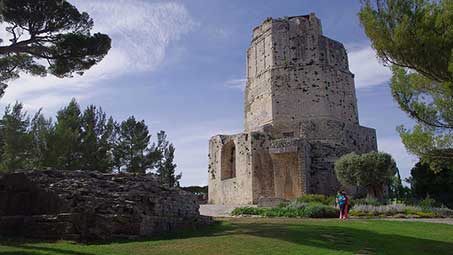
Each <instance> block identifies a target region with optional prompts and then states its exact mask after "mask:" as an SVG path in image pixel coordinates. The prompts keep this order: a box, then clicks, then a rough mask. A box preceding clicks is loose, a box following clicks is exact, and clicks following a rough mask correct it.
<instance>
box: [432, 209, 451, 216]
mask: <svg viewBox="0 0 453 255" xmlns="http://www.w3.org/2000/svg"><path fill="white" fill-rule="evenodd" d="M431 212H432V213H434V214H435V215H437V216H438V217H446V218H451V217H453V210H452V209H449V208H447V207H434V208H431Z"/></svg>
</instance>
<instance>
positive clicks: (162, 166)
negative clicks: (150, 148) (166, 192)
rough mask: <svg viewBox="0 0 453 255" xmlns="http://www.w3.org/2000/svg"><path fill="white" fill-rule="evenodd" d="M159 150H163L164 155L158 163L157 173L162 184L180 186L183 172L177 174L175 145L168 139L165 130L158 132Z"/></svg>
mask: <svg viewBox="0 0 453 255" xmlns="http://www.w3.org/2000/svg"><path fill="white" fill-rule="evenodd" d="M157 141H158V142H157V143H158V146H157V148H158V150H159V151H161V152H162V156H161V157H160V160H159V161H158V163H157V172H156V173H157V175H158V176H159V180H160V182H161V183H162V184H164V185H167V186H169V187H176V186H179V180H180V179H181V177H182V174H181V173H180V174H178V175H176V173H175V170H176V164H175V163H174V162H173V160H174V157H175V147H174V146H173V144H171V143H169V142H168V141H167V135H166V134H165V132H164V131H160V132H159V133H158V134H157Z"/></svg>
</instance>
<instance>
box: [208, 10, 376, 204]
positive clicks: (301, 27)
mask: <svg viewBox="0 0 453 255" xmlns="http://www.w3.org/2000/svg"><path fill="white" fill-rule="evenodd" d="M244 117H245V123H244V125H245V133H242V134H238V135H234V136H231V137H229V136H216V137H214V138H212V139H211V141H210V155H211V157H210V165H209V166H210V173H217V172H219V171H220V169H222V167H225V166H226V165H230V164H229V162H225V163H222V161H221V160H220V161H219V158H220V157H221V151H222V150H227V148H228V147H229V145H228V144H227V143H225V139H226V140H228V139H233V140H235V143H238V142H239V141H240V139H241V137H244V136H245V137H249V138H250V139H249V143H244V144H246V145H244V146H242V145H241V146H240V147H238V152H237V153H239V151H242V152H244V153H243V154H237V157H236V159H237V161H236V162H235V166H236V171H237V173H238V175H237V176H236V177H235V178H234V179H228V180H222V178H216V177H213V176H212V175H211V176H210V180H209V197H210V202H211V203H223V204H227V203H230V204H231V203H235V204H240V203H244V204H249V203H254V204H257V203H258V204H259V203H260V201H266V203H267V204H268V202H269V201H279V199H293V198H295V197H298V196H301V195H303V194H306V193H322V194H334V193H335V191H336V190H337V189H338V188H339V186H340V185H339V183H338V181H337V179H336V176H335V172H334V162H335V161H336V160H337V159H338V158H339V157H341V156H342V155H344V154H346V153H350V152H356V153H366V152H369V151H376V150H377V142H376V131H375V130H374V129H371V128H366V127H362V126H360V125H359V119H358V110H357V99H356V94H355V85H354V75H353V74H352V73H351V72H350V71H349V65H348V56H347V53H346V50H345V48H344V46H343V44H341V43H340V42H337V41H335V40H332V39H330V38H327V37H325V36H323V35H322V28H321V22H320V20H319V19H318V18H316V16H315V15H314V14H310V15H305V16H296V17H288V18H283V19H272V18H268V19H266V20H265V21H264V22H263V23H262V24H261V25H260V26H258V27H256V28H255V29H254V30H253V38H252V42H251V45H250V47H249V49H248V50H247V84H246V89H245V103H244ZM228 137H229V138H228ZM250 162H251V165H250ZM239 173H242V174H239ZM350 191H354V190H353V189H351V190H350Z"/></svg>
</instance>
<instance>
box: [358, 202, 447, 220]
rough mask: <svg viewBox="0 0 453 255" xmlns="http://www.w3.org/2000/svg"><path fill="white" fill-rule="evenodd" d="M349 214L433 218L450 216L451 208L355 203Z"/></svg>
mask: <svg viewBox="0 0 453 255" xmlns="http://www.w3.org/2000/svg"><path fill="white" fill-rule="evenodd" d="M350 215H352V216H365V217H376V216H377V217H385V216H392V217H405V216H409V217H413V216H417V217H421V218H434V217H452V216H453V210H450V209H448V208H425V209H423V208H421V207H419V206H409V205H405V204H389V205H380V206H374V205H357V206H355V207H354V208H353V209H352V210H351V212H350Z"/></svg>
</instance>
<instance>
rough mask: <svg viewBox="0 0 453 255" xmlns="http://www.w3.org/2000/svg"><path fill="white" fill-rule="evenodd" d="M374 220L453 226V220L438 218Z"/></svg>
mask: <svg viewBox="0 0 453 255" xmlns="http://www.w3.org/2000/svg"><path fill="white" fill-rule="evenodd" d="M373 220H390V221H414V222H429V223H441V224H448V225H453V218H447V219H445V218H436V219H398V218H382V219H373Z"/></svg>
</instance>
